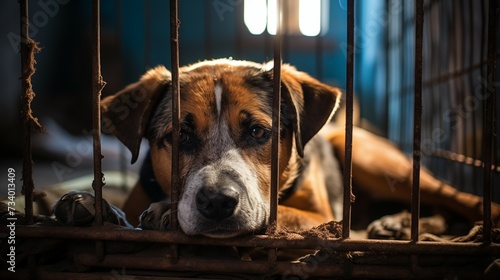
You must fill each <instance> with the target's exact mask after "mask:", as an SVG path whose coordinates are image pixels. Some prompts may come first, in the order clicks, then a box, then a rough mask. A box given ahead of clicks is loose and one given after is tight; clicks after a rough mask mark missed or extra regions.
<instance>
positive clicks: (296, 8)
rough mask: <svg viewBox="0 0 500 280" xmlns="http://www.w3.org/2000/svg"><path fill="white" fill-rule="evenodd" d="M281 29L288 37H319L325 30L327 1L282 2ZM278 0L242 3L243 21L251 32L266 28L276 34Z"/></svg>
mask: <svg viewBox="0 0 500 280" xmlns="http://www.w3.org/2000/svg"><path fill="white" fill-rule="evenodd" d="M284 1H286V2H285V5H284V6H285V11H284V12H285V13H286V16H285V17H284V22H283V24H284V26H283V29H284V30H285V32H286V34H288V35H304V36H311V37H314V36H318V35H321V34H324V33H325V32H326V31H327V29H328V0H284ZM277 5H278V1H277V0H267V1H266V0H245V3H244V21H245V25H246V26H247V28H248V30H249V31H250V33H252V34H254V35H260V34H262V33H263V32H264V30H266V29H267V32H268V33H269V34H271V35H275V34H276V18H277V10H276V9H277Z"/></svg>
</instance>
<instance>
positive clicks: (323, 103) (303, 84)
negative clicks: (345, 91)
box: [281, 64, 342, 157]
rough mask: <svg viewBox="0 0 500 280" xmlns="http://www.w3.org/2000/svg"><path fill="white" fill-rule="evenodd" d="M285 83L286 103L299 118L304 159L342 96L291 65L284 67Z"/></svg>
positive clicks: (298, 141)
mask: <svg viewBox="0 0 500 280" xmlns="http://www.w3.org/2000/svg"><path fill="white" fill-rule="evenodd" d="M281 83H282V96H283V99H284V101H285V102H286V104H287V105H288V106H289V107H290V108H291V109H290V111H291V113H292V115H294V118H295V121H294V123H293V126H294V132H295V143H296V148H297V152H298V154H299V155H300V156H301V157H302V156H304V147H305V145H306V144H307V142H308V141H309V140H311V138H313V137H314V135H316V133H318V131H319V130H320V129H321V128H322V127H323V126H324V125H325V124H326V123H327V122H328V121H329V120H330V119H331V117H332V116H333V113H335V110H337V108H338V107H339V103H340V97H341V95H342V93H341V92H340V90H338V89H337V88H334V87H331V86H328V85H325V84H323V83H321V82H319V81H318V80H316V79H314V78H312V77H311V76H309V75H307V74H306V73H304V72H299V71H297V69H295V68H294V67H293V66H290V65H288V64H283V65H282V70H281Z"/></svg>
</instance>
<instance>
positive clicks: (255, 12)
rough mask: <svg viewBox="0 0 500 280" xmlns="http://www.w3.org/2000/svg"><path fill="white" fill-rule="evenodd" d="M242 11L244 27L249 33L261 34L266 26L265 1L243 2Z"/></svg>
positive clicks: (252, 0) (246, 0) (247, 0)
mask: <svg viewBox="0 0 500 280" xmlns="http://www.w3.org/2000/svg"><path fill="white" fill-rule="evenodd" d="M243 9H244V15H243V18H244V21H245V25H246V26H247V28H248V30H249V31H250V33H252V34H254V35H259V34H262V33H263V32H264V30H266V24H267V13H266V10H267V6H266V0H245V2H244V7H243Z"/></svg>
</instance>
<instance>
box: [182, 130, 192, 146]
mask: <svg viewBox="0 0 500 280" xmlns="http://www.w3.org/2000/svg"><path fill="white" fill-rule="evenodd" d="M190 141H191V137H189V134H188V133H186V132H185V131H182V130H181V131H180V132H179V143H181V144H185V143H189V142H190Z"/></svg>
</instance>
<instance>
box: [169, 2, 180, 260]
mask: <svg viewBox="0 0 500 280" xmlns="http://www.w3.org/2000/svg"><path fill="white" fill-rule="evenodd" d="M179 27H180V21H179V3H178V1H177V0H170V59H171V71H172V170H171V172H172V173H171V177H172V182H171V183H172V185H171V187H170V201H171V203H172V206H171V212H170V213H171V214H170V226H171V228H172V230H174V231H177V230H178V229H179V221H178V220H177V201H178V199H179V183H180V178H179V133H180V124H179V122H180V118H181V109H180V107H181V101H180V92H179V91H180V82H179ZM171 255H172V258H171V261H172V262H177V261H178V255H179V250H178V247H177V245H175V244H172V246H171Z"/></svg>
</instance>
